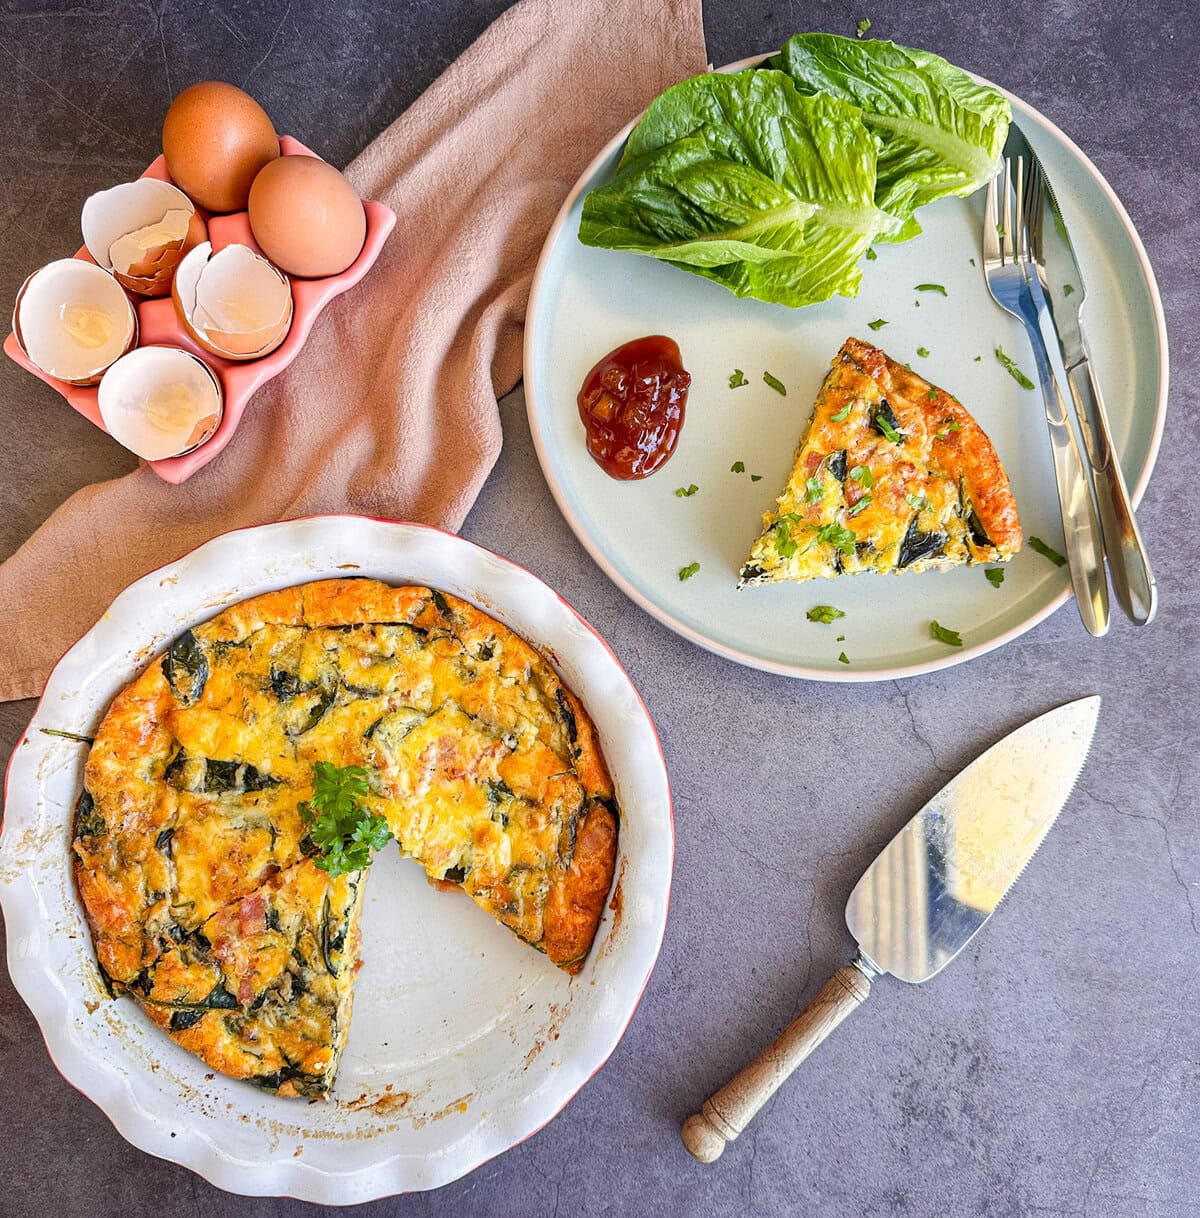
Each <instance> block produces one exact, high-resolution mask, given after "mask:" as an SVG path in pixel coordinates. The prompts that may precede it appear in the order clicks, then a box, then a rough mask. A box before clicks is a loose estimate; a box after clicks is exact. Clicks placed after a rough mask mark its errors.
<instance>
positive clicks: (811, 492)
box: [804, 474, 825, 503]
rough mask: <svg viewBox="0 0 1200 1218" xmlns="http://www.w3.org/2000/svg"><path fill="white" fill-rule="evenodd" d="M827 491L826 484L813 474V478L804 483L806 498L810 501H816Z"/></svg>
mask: <svg viewBox="0 0 1200 1218" xmlns="http://www.w3.org/2000/svg"><path fill="white" fill-rule="evenodd" d="M824 493H825V484H824V483H823V482H822V481H821V479H820V478H818V477H817V475H816V474H813V476H812V477H811V478H809V480H808V481H807V482H806V483H805V484H804V498H805V499H806V500H807V501H808V502H809V503H816V502H817V500H818V499H820V498H821V496H822V495H823V494H824Z"/></svg>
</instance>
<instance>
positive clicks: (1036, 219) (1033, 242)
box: [1025, 159, 1045, 263]
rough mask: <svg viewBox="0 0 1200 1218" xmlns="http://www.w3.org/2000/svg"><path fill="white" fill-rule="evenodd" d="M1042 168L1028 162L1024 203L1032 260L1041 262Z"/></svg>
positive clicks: (1042, 218) (1043, 215) (1043, 207)
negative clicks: (1027, 178) (1026, 193)
mask: <svg viewBox="0 0 1200 1218" xmlns="http://www.w3.org/2000/svg"><path fill="white" fill-rule="evenodd" d="M1044 181H1045V178H1044V175H1043V174H1042V167H1041V165H1040V164H1038V162H1037V160H1036V159H1034V160H1032V161H1030V162H1029V186H1028V195H1027V198H1026V203H1025V223H1026V225H1027V226H1028V228H1029V246H1030V250H1031V252H1032V253H1033V257H1034V260H1035V261H1037V262H1038V263H1040V262H1041V261H1042V254H1043V251H1042V223H1043V220H1044V218H1045V206H1044V202H1045V200H1044V195H1043V193H1042V192H1043V190H1044V187H1043V182H1044Z"/></svg>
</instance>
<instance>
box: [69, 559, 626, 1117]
mask: <svg viewBox="0 0 1200 1218" xmlns="http://www.w3.org/2000/svg"><path fill="white" fill-rule="evenodd" d="M322 763H324V764H325V765H330V766H337V767H347V766H355V767H360V768H361V771H362V772H364V774H365V780H364V781H365V788H366V793H365V794H364V795H363V796H362V803H363V805H365V808H366V809H367V810H369V812H370V813H371V814H372V815H374V816H378V817H382V818H383V819H384V820H385V821H386V824H387V827H388V829H390V831H391V833H392V834H393V835H394V836H395V838H396V840H397V842H398V843H399V846H400V850H401V852H402V853H403V854H406V855H409V856H411V857H412V858H413V859H415V860H416V861H417V862H418V863H420V864H421V865H423V866H424V868H425V870H426V873H427V874H428V876H429V878H430V879H431V880H433V881H435V882H439V883H441V884H443V885H445V886H448V887H460V888H461V889H462V890H463V891H464V892H466V893H467V894H468V895H469V896H470V897H471V898H472V899H473V900H474V901H475V902H476V903H477V904H478V905H480V906H481V907H482V908H483V909H484V910H486V911H487V912H488V913H490V914H491V915H492V916H493V917H494V918H496V919H497V920H498V921H500V922H501V923H503V924H504V925H505V926H507V927H509V928H510V929H511V930H512V931H513V932H515V933H516V934H517V935H518V936H519V937H520V938H522V939H523V940H525V942H527V943H529V944H530V945H531V946H533V947H536V948H537V949H539V950H540V951H542V952H544V953H545V954H546V955H547V956H548V957H549V959H550V960H551V961H552V962H553V963H554V964H556V965H558V966H559V967H560V968H562V969H564V970H566V971H567V972H569V973H574V972H577V971H578V970H579V968H580V967H581V966H582V964H583V961H584V958H585V957H586V955H587V953H588V950H589V948H590V947H591V944H592V940H593V938H594V936H595V934H596V929H597V926H598V925H599V922H600V917H601V914H602V912H603V908H604V903H605V901H606V899H607V896H608V890H609V887H610V885H611V882H612V877H613V870H614V865H615V857H616V846H617V832H618V819H619V813H618V809H617V804H616V801H615V798H614V793H613V786H612V781H611V779H610V777H609V773H608V769H607V767H606V765H605V761H604V758H603V756H602V754H601V751H600V747H599V743H598V740H597V736H596V731H595V728H594V726H593V724H592V721H591V719H590V718H589V717H588V715H587V713H586V711H585V710H584V708H583V707H582V705H581V704H580V703H579V701H578V699H577V698H576V697H575V696H574V694H572V693H571V691H570V690H568V689H567V688H566V687H565V686H564V685H563V684H562V682H561V681H560V680H559V679H558V677H557V675H556V674H555V672H554V670H553V669H552V668H551V666H550V665H549V664H548V663H547V661H546V660H545V659H544V658H543V657H542V656H541V655H540V654H539V653H538V652H537V651H535V650H534V649H533V648H532V647H530V646H529V644H527V643H526V642H525V641H524V640H522V639H521V638H519V637H518V636H517V635H515V634H514V633H513V632H512V631H511V630H509V629H508V628H507V627H505V626H504V625H502V624H501V623H500V622H497V621H495V620H494V619H492V618H490V617H489V616H487V615H486V614H484V613H482V612H481V611H480V610H478V609H476V608H475V607H474V606H473V605H470V604H468V603H467V602H465V601H461V600H458V599H456V598H455V597H452V596H448V595H442V594H441V593H439V592H437V591H434V590H431V589H428V588H421V587H399V588H395V587H390V586H388V585H386V584H382V583H378V582H376V581H374V580H367V579H337V580H324V581H321V582H318V583H311V584H306V585H302V586H298V587H292V588H285V589H283V590H281V591H278V592H271V593H267V594H265V595H262V596H258V597H255V598H253V599H252V600H248V601H244V602H242V603H241V604H238V605H234V606H233V607H232V608H230V609H227V610H226V611H225V612H224V613H221V614H220V615H219V616H218V617H215V618H213V619H212V620H211V621H208V622H206V623H204V624H203V625H200V626H197V627H196V628H195V629H194V630H189V631H188V632H186V633H185V634H184V635H182V636H181V637H180V638H178V639H176V640H175V642H174V643H172V645H171V646H170V647H169V648H168V650H167V651H166V652H165V653H164V654H163V655H162V656H161V657H159V658H156V659H155V660H154V661H152V662H151V664H150V665H149V667H147V668H146V670H145V671H144V672H143V673H142V674H141V676H139V677H138V678H137V679H136V680H135V681H134V682H133V683H132V684H131V685H129V686H128V687H127V688H126V689H125V690H123V691H122V692H121V693H120V694H119V695H118V696H117V698H116V699H115V700H114V702H113V704H112V706H111V707H110V709H109V711H108V713H107V715H106V716H105V718H104V721H103V723H102V724H101V727H100V729H99V732H98V734H97V736H96V739H95V743H94V744H93V746H92V749H91V752H90V754H89V756H88V760H87V766H86V769H85V773H84V791H83V794H82V796H81V798H80V801H79V806H78V808H77V811H76V818H75V833H74V843H73V850H74V870H75V879H76V883H77V886H78V889H79V893H80V896H81V898H82V900H83V905H84V909H85V911H86V914H87V918H88V921H89V924H90V926H91V929H92V937H93V942H94V944H95V949H96V956H97V960H98V962H99V964H100V967H101V969H102V970H103V974H104V976H105V978H106V979H107V980H108V981H109V982H110V984H111V987H112V988H113V989H114V991H117V992H123V993H127V994H129V995H131V996H132V997H133V998H134V999H135V1000H136V1001H137V1002H139V1003H140V1004H141V1006H142V1007H143V1009H144V1010H145V1011H146V1013H147V1015H148V1016H149V1017H150V1019H151V1020H153V1021H154V1022H155V1023H156V1024H158V1025H159V1026H160V1027H162V1028H163V1029H164V1030H165V1031H166V1032H167V1033H168V1034H169V1035H170V1036H171V1037H172V1038H173V1039H175V1040H176V1041H177V1042H178V1043H179V1044H181V1045H182V1046H183V1047H184V1048H186V1049H188V1050H190V1051H191V1052H193V1053H195V1054H197V1055H198V1056H199V1057H201V1058H202V1059H203V1060H204V1061H205V1062H206V1063H207V1064H208V1065H210V1066H211V1067H212V1068H213V1069H215V1070H219V1071H222V1072H223V1073H225V1074H228V1075H231V1076H232V1077H234V1078H240V1079H249V1080H251V1081H253V1082H256V1083H258V1084H259V1085H261V1086H263V1087H265V1088H267V1089H268V1090H271V1091H275V1092H278V1093H279V1094H280V1095H305V1096H320V1095H324V1094H326V1093H327V1092H328V1090H329V1089H330V1087H331V1086H332V1084H333V1080H334V1075H335V1072H336V1069H337V1062H338V1056H339V1054H340V1052H341V1049H342V1046H343V1044H344V1041H345V1038H346V1033H347V1030H348V1027H349V1020H350V1008H351V1000H352V987H353V981H354V973H355V969H356V966H357V961H358V946H359V914H360V908H361V902H362V894H363V889H364V887H365V883H366V873H365V871H363V870H356V871H351V872H347V873H344V874H331V872H332V871H334V870H335V869H332V868H331V869H329V870H323V869H322V867H321V866H320V864H321V862H322V859H321V857H320V855H319V853H318V851H317V847H316V846H315V845H314V842H313V838H312V835H311V834H310V828H311V811H310V809H309V807H308V801H310V800H311V799H312V797H313V782H314V777H313V776H314V769H315V767H318V766H319V765H320V764H322Z"/></svg>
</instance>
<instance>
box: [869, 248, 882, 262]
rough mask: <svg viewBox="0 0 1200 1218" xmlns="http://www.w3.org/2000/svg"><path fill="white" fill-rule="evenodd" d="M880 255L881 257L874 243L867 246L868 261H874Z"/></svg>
mask: <svg viewBox="0 0 1200 1218" xmlns="http://www.w3.org/2000/svg"><path fill="white" fill-rule="evenodd" d="M878 257H879V255H878V254H877V253H876V252H875V247H874V246H873V245H868V246H867V261H868V262H874V261H875V259H876V258H878Z"/></svg>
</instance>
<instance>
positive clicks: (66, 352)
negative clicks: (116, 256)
mask: <svg viewBox="0 0 1200 1218" xmlns="http://www.w3.org/2000/svg"><path fill="white" fill-rule="evenodd" d="M12 326H13V334H14V335H15V336H16V339H17V343H18V344H19V345H20V348H21V350H22V351H23V352H24V353H25V355H26V356H27V357H28V358H29V359H30V360H31V361H32V362H33V363H34V364H36V365H37V366H38V367H39V368H40V369H41V370H42V371H43V372H45V373H46V374H47V375H49V376H52V377H56V378H57V379H58V380H60V381H66V382H67V383H68V384H71V385H94V384H96V382H97V381H98V380H100V378H101V377H102V376H103V375H104V372H105V369H107V368H108V367H109V366H110V365H111V364H112V363H113V362H114V361H116V360H117V359H119V358H120V357H121V356H122V355H124V354H125V352H126V351H129V350H130V349H131V348H133V347H134V346H135V345H136V344H137V338H138V322H137V313H136V312H134V308H133V304H132V302H131V301H130V299H129V297H128V296H126V295H125V291H124V289H123V288H122V287H121V285H120V284H119V283H117V281H116V280H115V279H113V277H112V276H111V275H110V274H108V272H107V271H104V270H102V269H101V268H100V267H98V266H93V265H92V263H90V262H85V261H83V260H82V259H80V258H60V259H59V260H58V261H57V262H51V263H48V264H47V265H46V266H44V267H42V268H41V269H40V270H37V271H34V273H33V274H32V275H30V276H29V278H28V279H26V280H25V282H24V283H23V284H22V285H21V290H20V291H19V292H18V293H17V301H16V304H15V306H14V307H13V323H12Z"/></svg>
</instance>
